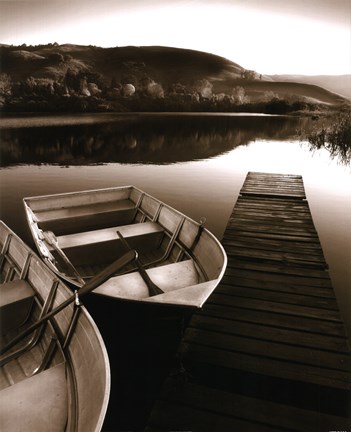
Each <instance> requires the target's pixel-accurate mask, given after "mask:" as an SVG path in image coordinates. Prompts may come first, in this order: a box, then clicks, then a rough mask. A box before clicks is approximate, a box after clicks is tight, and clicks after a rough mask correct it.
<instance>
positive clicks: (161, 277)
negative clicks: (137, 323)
mask: <svg viewBox="0 0 351 432" xmlns="http://www.w3.org/2000/svg"><path fill="white" fill-rule="evenodd" d="M146 272H147V274H148V275H149V276H150V278H151V280H152V282H154V283H155V284H156V285H157V286H158V287H159V288H161V289H162V291H165V292H170V291H174V290H179V289H181V288H184V287H186V286H188V285H194V284H196V283H197V282H198V274H197V271H196V269H195V266H194V264H193V262H192V261H191V260H187V261H181V262H179V263H173V264H168V265H164V266H162V267H155V268H152V269H149V270H146ZM94 292H95V293H96V294H100V295H105V296H109V297H114V298H124V299H129V300H141V299H143V298H145V297H149V291H148V288H147V286H146V284H145V282H144V281H143V279H142V277H141V276H140V274H139V273H138V272H137V271H136V272H133V273H129V274H125V275H121V276H116V277H113V278H111V279H110V280H108V281H107V282H105V283H104V284H102V285H100V286H99V287H98V288H97V289H96V290H95V291H94ZM157 297H159V296H157Z"/></svg>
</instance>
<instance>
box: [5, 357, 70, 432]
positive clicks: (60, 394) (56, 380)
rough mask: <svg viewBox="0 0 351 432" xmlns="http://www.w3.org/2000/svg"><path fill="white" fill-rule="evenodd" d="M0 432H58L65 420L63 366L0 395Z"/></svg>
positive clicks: (15, 385) (25, 381) (9, 388)
mask: <svg viewBox="0 0 351 432" xmlns="http://www.w3.org/2000/svg"><path fill="white" fill-rule="evenodd" d="M0 407H1V409H0V430H1V431H4V432H5V431H6V432H20V431H33V432H34V431H35V432H48V431H50V432H62V431H64V430H65V427H66V422H67V416H68V409H67V408H68V398H67V385H66V374H65V365H64V364H60V365H58V366H56V367H53V368H50V369H48V370H46V371H44V372H41V373H39V374H38V375H34V376H33V377H30V378H27V379H25V380H24V381H21V382H19V383H17V384H14V385H13V386H10V387H7V388H5V389H3V390H1V391H0Z"/></svg>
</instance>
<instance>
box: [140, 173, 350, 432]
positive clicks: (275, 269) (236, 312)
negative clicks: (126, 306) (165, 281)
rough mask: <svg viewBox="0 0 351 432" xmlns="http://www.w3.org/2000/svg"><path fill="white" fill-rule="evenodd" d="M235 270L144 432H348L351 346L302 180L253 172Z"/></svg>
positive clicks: (189, 333)
mask: <svg viewBox="0 0 351 432" xmlns="http://www.w3.org/2000/svg"><path fill="white" fill-rule="evenodd" d="M223 245H224V246H225V249H226V251H227V254H228V268H227V271H226V274H225V276H224V278H223V280H222V283H221V284H220V285H219V286H218V288H217V289H216V291H215V292H214V293H213V294H212V296H211V297H210V298H209V300H208V302H207V303H206V305H205V306H204V308H203V310H202V311H200V312H198V313H196V314H195V315H194V316H193V317H192V319H191V321H190V323H189V325H188V327H187V329H186V331H185V334H184V337H183V340H182V343H181V346H180V350H179V351H180V356H181V358H182V361H183V365H184V366H185V370H186V373H179V374H177V375H173V376H171V377H170V378H169V379H168V380H167V381H166V383H165V385H164V388H163V390H162V392H161V394H160V395H159V397H158V400H157V402H156V404H155V406H154V409H153V411H152V413H151V417H150V420H149V426H148V429H147V430H148V431H170V430H179V431H186V430H187V431H193V432H194V431H201V432H203V431H216V432H217V431H218V432H221V431H225V432H227V431H228V432H232V431H234V432H235V431H240V432H243V431H252V432H257V431H306V432H312V431H331V430H349V427H350V424H349V423H350V411H349V410H350V399H349V397H350V396H349V395H350V387H351V383H350V375H351V368H350V348H349V345H348V340H347V336H346V333H345V328H344V325H343V322H342V321H341V318H340V314H339V311H338V307H337V303H336V299H335V295H334V292H333V289H332V286H331V282H330V278H329V275H328V271H327V265H326V263H325V260H324V256H323V252H322V249H321V246H320V243H319V239H318V235H317V232H316V230H315V228H314V225H313V222H312V217H311V214H310V210H309V206H308V203H307V201H306V200H305V193H304V188H303V182H302V178H301V177H299V176H290V175H289V176H287V175H272V174H259V173H249V175H248V176H247V178H246V181H245V183H244V186H243V188H242V190H241V193H240V197H239V199H238V201H237V203H236V205H235V207H234V210H233V213H232V215H231V217H230V219H229V222H228V226H227V229H226V231H225V234H224V239H223Z"/></svg>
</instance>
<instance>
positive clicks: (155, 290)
mask: <svg viewBox="0 0 351 432" xmlns="http://www.w3.org/2000/svg"><path fill="white" fill-rule="evenodd" d="M117 235H118V237H119V238H120V240H121V242H122V244H123V246H124V247H125V248H126V249H127V250H132V248H131V247H130V246H129V244H128V242H127V240H126V239H125V238H124V237H123V235H122V234H121V233H120V232H119V231H117ZM135 263H136V266H137V268H138V271H139V273H140V276H141V277H142V278H143V281H144V282H145V284H146V286H147V288H148V290H149V295H150V297H152V296H155V295H158V294H163V291H162V290H161V288H159V287H158V286H157V285H156V284H154V283H153V282H152V280H151V279H150V276H149V275H148V274H147V272H146V271H145V269H144V267H143V265H142V264H141V262H140V261H139V259H138V256H137V257H136V259H135Z"/></svg>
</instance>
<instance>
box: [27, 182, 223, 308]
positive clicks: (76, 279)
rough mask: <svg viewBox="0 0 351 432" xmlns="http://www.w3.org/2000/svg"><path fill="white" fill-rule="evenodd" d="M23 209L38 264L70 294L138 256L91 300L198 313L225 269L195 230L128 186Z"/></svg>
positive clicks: (202, 232)
mask: <svg viewBox="0 0 351 432" xmlns="http://www.w3.org/2000/svg"><path fill="white" fill-rule="evenodd" d="M24 206H25V209H26V214H27V220H28V223H29V226H30V230H31V233H32V235H33V238H34V241H35V243H36V245H37V247H38V250H39V252H40V255H41V257H42V259H43V260H44V261H45V263H46V264H47V265H48V266H49V267H50V268H51V269H52V270H53V271H54V272H56V273H57V274H58V275H60V276H61V277H62V278H64V279H65V280H66V281H68V282H70V283H72V284H74V285H76V286H82V285H83V284H84V282H85V281H88V280H89V278H91V277H94V275H95V274H96V273H97V272H99V271H100V270H101V269H102V268H104V267H105V266H107V265H108V264H109V263H111V262H112V261H113V260H115V259H117V258H118V257H120V256H121V255H122V254H123V253H125V251H126V250H127V249H128V248H130V249H133V250H136V251H137V253H138V258H139V259H138V260H137V263H136V264H134V265H133V266H132V267H131V266H129V268H125V269H124V271H123V272H121V273H119V274H116V275H115V276H114V277H112V278H111V279H109V280H108V281H107V282H105V283H103V284H102V285H101V286H100V287H98V288H97V289H96V290H95V291H94V294H99V295H102V296H107V297H110V298H115V299H120V300H127V301H137V302H143V303H145V304H147V303H152V304H164V305H177V306H189V307H196V308H199V307H201V306H202V305H203V304H204V302H205V301H206V299H207V298H208V297H209V295H210V294H211V293H212V291H213V290H214V289H215V287H216V286H217V284H218V283H219V281H220V280H221V278H222V276H223V273H224V271H225V268H226V264H227V257H226V254H225V252H224V249H223V247H222V245H221V244H220V242H219V241H218V240H217V238H216V237H215V236H214V235H213V234H211V233H210V232H209V231H208V230H207V229H205V228H204V226H203V224H202V223H197V222H195V221H194V220H192V219H190V218H189V217H187V216H185V215H184V214H182V213H180V212H179V211H177V210H175V209H173V208H172V207H170V206H169V205H167V204H165V203H163V202H161V201H160V200H158V199H156V198H154V197H152V196H151V195H149V194H147V193H145V192H143V191H141V190H140V189H137V188H135V187H133V186H124V187H115V188H108V189H99V190H90V191H82V192H74V193H65V194H56V195H46V196H38V197H31V198H24ZM155 286H156V287H157V288H159V290H157V293H155V292H154V291H153V287H155Z"/></svg>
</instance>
